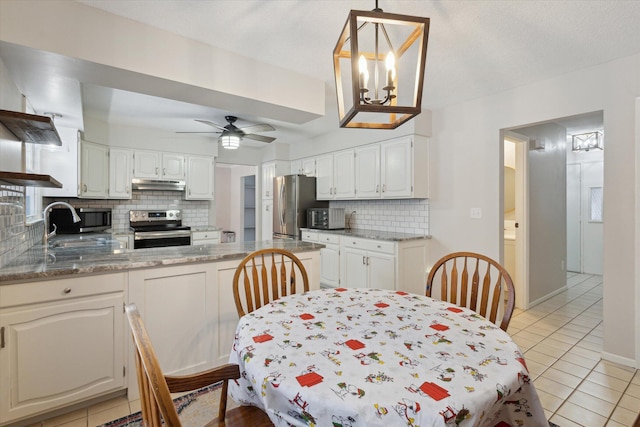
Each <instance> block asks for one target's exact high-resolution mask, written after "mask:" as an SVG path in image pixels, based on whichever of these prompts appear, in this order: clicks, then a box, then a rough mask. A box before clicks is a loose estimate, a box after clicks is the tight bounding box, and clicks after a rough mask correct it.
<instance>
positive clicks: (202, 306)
mask: <svg viewBox="0 0 640 427" xmlns="http://www.w3.org/2000/svg"><path fill="white" fill-rule="evenodd" d="M90 240H91V239H87V241H86V242H79V241H78V239H77V238H76V240H75V241H69V242H67V243H65V241H64V240H52V241H50V243H49V245H48V246H47V247H45V246H43V245H35V246H33V247H32V248H30V249H29V250H27V251H26V252H25V253H23V254H22V255H20V256H19V257H18V258H17V259H16V260H14V261H13V262H12V263H10V264H9V265H7V266H4V267H3V268H2V270H0V331H1V335H2V336H1V337H0V338H1V340H2V349H3V350H2V351H0V384H2V387H0V425H6V424H12V423H15V422H20V421H25V422H26V421H27V420H28V421H34V420H36V418H34V417H38V416H40V415H42V416H45V415H44V414H50V413H51V411H56V410H66V409H69V408H73V405H77V404H83V403H84V402H90V401H91V402H94V401H96V400H97V399H105V398H110V397H113V396H114V395H117V394H124V393H125V392H127V393H128V397H129V399H131V400H134V399H136V398H137V394H138V387H137V379H136V375H135V364H134V360H133V354H132V353H131V343H130V334H129V332H128V325H127V323H126V320H125V317H124V312H123V305H124V304H125V303H135V304H136V305H137V306H138V309H139V310H140V313H141V314H142V316H143V318H144V321H145V324H146V326H147V329H148V330H149V333H150V335H151V338H152V340H153V342H154V347H155V349H156V352H157V354H158V358H159V360H160V363H161V365H162V367H163V370H164V371H165V372H167V373H168V374H173V375H180V374H187V373H192V372H196V371H200V370H204V369H208V368H211V367H214V366H217V365H220V364H223V363H226V361H227V359H228V357H229V352H230V350H231V344H232V342H233V338H234V332H235V328H236V325H237V322H238V316H237V313H236V309H235V304H234V301H233V291H232V282H233V275H234V273H235V269H236V267H237V265H238V263H239V261H240V260H241V259H242V258H244V256H246V255H247V254H248V253H250V252H252V251H254V250H258V249H263V248H266V247H279V248H283V249H287V250H289V251H291V252H294V253H295V254H296V255H297V256H298V257H299V258H300V260H301V261H302V263H303V264H304V266H305V269H306V270H307V273H308V275H309V279H310V286H311V288H312V289H317V288H319V281H320V280H319V278H320V253H319V250H320V249H321V248H322V247H323V246H322V245H319V244H314V243H306V242H301V241H294V240H274V241H263V242H245V243H226V244H217V245H201V246H174V247H163V248H154V249H136V250H132V249H129V250H127V249H120V246H119V244H118V242H117V241H116V240H113V239H108V238H103V240H98V239H95V241H94V242H93V244H91V243H90V242H89V241H90ZM85 243H86V244H85Z"/></svg>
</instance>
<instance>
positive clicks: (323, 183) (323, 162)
mask: <svg viewBox="0 0 640 427" xmlns="http://www.w3.org/2000/svg"><path fill="white" fill-rule="evenodd" d="M332 198H333V155H332V154H329V155H326V156H321V157H317V158H316V199H318V200H328V199H332Z"/></svg>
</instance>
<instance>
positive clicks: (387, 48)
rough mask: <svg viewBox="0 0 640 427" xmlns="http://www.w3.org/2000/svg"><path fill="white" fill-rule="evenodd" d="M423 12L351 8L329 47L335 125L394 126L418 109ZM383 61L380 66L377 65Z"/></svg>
mask: <svg viewBox="0 0 640 427" xmlns="http://www.w3.org/2000/svg"><path fill="white" fill-rule="evenodd" d="M428 40H429V18H421V17H414V16H408V15H398V14H393V13H385V12H383V11H382V9H380V8H379V7H378V0H376V8H375V9H373V10H372V11H361V10H352V11H351V12H350V13H349V16H348V17H347V22H346V23H345V25H344V28H343V29H342V33H341V34H340V38H339V39H338V42H337V43H336V47H335V49H334V50H333V70H334V74H335V81H336V94H337V97H338V116H339V120H340V127H346V128H371V129H395V128H397V127H398V126H400V125H401V124H403V123H405V122H406V121H407V120H410V119H411V118H413V117H415V116H417V115H418V114H420V111H421V103H422V87H423V84H424V68H425V61H426V57H427V43H428ZM383 67H384V69H383Z"/></svg>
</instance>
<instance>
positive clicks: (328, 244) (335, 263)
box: [302, 230, 340, 288]
mask: <svg viewBox="0 0 640 427" xmlns="http://www.w3.org/2000/svg"><path fill="white" fill-rule="evenodd" d="M302 240H303V241H305V242H311V243H322V244H323V245H325V247H324V248H322V249H320V285H322V286H323V287H333V288H336V287H338V286H340V236H339V235H337V234H331V233H323V232H321V231H315V230H308V231H303V232H302Z"/></svg>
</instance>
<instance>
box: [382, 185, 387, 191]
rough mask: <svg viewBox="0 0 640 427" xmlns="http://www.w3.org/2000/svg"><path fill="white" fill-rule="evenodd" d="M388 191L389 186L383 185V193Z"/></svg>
mask: <svg viewBox="0 0 640 427" xmlns="http://www.w3.org/2000/svg"><path fill="white" fill-rule="evenodd" d="M386 191H387V184H382V192H383V193H384V192H386Z"/></svg>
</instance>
